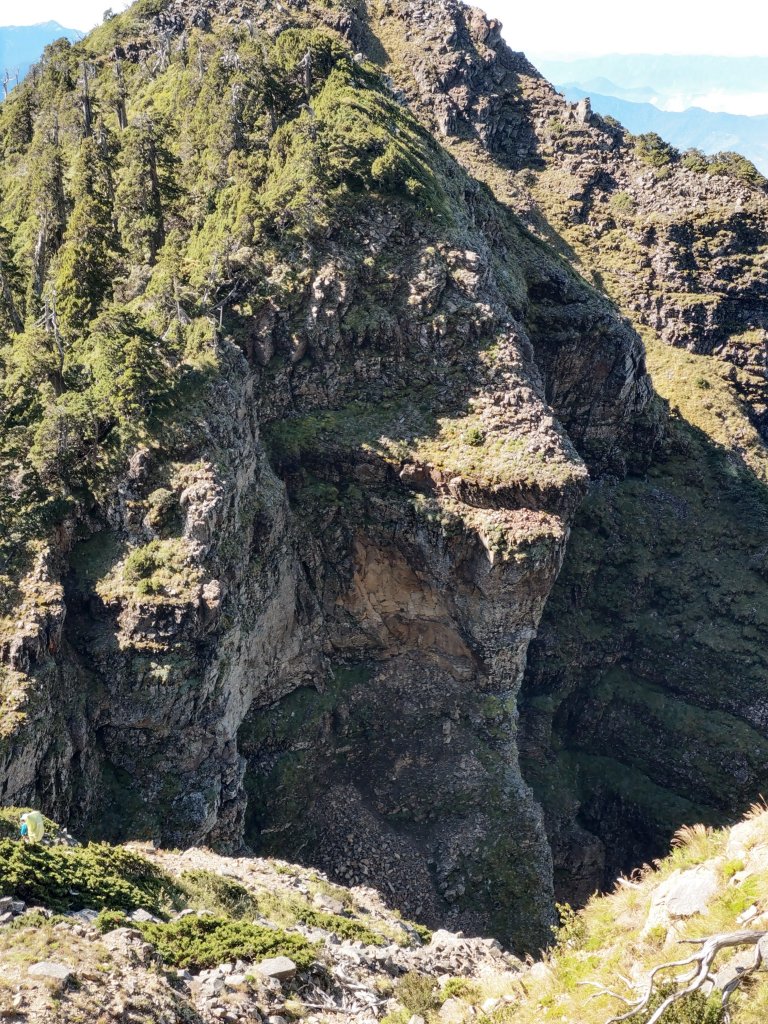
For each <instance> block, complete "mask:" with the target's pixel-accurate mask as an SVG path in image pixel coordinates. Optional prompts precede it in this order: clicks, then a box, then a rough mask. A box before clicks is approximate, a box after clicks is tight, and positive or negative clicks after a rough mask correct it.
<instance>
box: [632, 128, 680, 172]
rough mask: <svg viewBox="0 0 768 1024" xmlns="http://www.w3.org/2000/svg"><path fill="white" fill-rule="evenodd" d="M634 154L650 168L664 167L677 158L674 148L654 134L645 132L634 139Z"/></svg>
mask: <svg viewBox="0 0 768 1024" xmlns="http://www.w3.org/2000/svg"><path fill="white" fill-rule="evenodd" d="M635 152H636V153H637V156H638V158H639V159H640V160H642V161H643V163H646V164H650V165H651V167H666V166H667V164H671V163H672V161H673V160H675V159H677V157H678V156H679V153H678V151H677V150H676V149H675V148H674V146H670V145H669V143H668V142H665V141H664V139H662V137H661V136H660V135H657V134H656V132H646V134H645V135H638V136H637V138H636V139H635Z"/></svg>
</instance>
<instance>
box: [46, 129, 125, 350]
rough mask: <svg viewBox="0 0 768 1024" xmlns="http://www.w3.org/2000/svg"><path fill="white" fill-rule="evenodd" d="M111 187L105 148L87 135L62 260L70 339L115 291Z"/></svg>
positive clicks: (62, 315)
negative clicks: (113, 279) (113, 280)
mask: <svg viewBox="0 0 768 1024" xmlns="http://www.w3.org/2000/svg"><path fill="white" fill-rule="evenodd" d="M107 155H108V150H107ZM110 188H111V180H110V170H109V165H108V163H106V164H105V153H104V151H103V150H102V149H101V148H100V147H99V145H98V144H97V142H96V141H95V140H94V139H93V138H85V139H83V140H82V142H81V144H80V151H79V154H78V157H77V160H76V162H75V167H74V174H73V184H72V192H73V198H74V207H73V209H72V213H71V215H70V218H69V222H68V224H67V229H66V233H65V235H64V241H63V243H62V246H61V250H60V251H59V254H58V258H57V261H56V262H57V273H56V282H55V288H56V297H57V312H58V318H59V324H60V327H61V330H62V333H63V334H64V336H65V337H68V338H70V339H71V338H72V337H73V336H74V335H76V334H77V333H78V332H82V331H83V330H84V329H85V328H86V326H87V324H88V322H89V321H90V320H91V319H93V317H94V316H95V315H96V313H97V311H98V309H99V308H100V306H101V305H102V303H103V302H104V301H105V300H106V299H108V298H109V297H110V295H111V291H112V278H113V275H114V272H115V261H116V246H117V239H116V237H115V231H114V226H113V223H112V204H111V200H110V194H109V192H110Z"/></svg>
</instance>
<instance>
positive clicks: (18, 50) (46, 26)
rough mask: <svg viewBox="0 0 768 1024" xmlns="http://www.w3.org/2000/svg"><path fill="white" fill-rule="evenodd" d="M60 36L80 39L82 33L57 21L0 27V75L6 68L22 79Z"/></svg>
mask: <svg viewBox="0 0 768 1024" xmlns="http://www.w3.org/2000/svg"><path fill="white" fill-rule="evenodd" d="M62 36H66V37H67V39H72V40H74V39H80V38H82V32H78V31H77V30H76V29H73V28H64V26H63V25H60V24H59V23H58V22H57V21H46V22H44V23H42V24H40V25H16V26H14V25H7V26H0V75H2V73H3V71H4V70H5V69H6V68H8V69H11V70H13V71H15V70H16V69H17V68H18V71H19V76H20V77H21V78H23V77H24V75H25V74H26V73H27V71H28V70H29V67H30V65H31V64H34V62H35V61H36V60H37V59H38V58H39V57H40V54H41V53H42V52H43V50H44V49H45V47H46V46H47V45H48V44H49V43H52V42H53V41H54V39H60V38H61V37H62ZM0 95H1V94H0Z"/></svg>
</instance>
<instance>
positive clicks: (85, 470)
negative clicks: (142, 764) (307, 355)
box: [0, 0, 450, 615]
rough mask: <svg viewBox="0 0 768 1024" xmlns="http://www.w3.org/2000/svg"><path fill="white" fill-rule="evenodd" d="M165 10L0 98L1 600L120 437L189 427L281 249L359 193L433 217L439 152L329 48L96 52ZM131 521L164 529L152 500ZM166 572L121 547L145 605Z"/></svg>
mask: <svg viewBox="0 0 768 1024" xmlns="http://www.w3.org/2000/svg"><path fill="white" fill-rule="evenodd" d="M161 6H162V4H160V3H159V2H154V0H152V2H150V0H145V2H143V3H138V4H134V5H133V6H132V7H131V9H130V10H129V11H127V12H125V14H122V15H120V16H118V17H114V18H111V19H109V20H108V21H107V22H105V24H104V25H102V26H101V27H100V28H99V29H98V30H96V31H95V32H94V33H93V34H92V35H91V36H90V37H89V38H88V40H86V41H84V42H82V43H77V44H76V45H71V44H69V43H68V42H66V41H61V42H58V43H55V44H54V45H53V46H51V47H49V48H48V50H47V51H46V53H45V56H44V58H43V60H42V62H41V65H40V67H39V69H38V72H37V74H36V75H34V76H30V77H29V78H28V79H27V80H26V81H25V82H24V83H23V84H22V85H21V86H20V87H19V88H18V89H17V90H14V92H13V94H12V95H11V96H10V97H9V99H8V102H7V103H4V104H3V105H2V108H0V149H2V151H3V154H4V160H3V169H2V172H0V378H2V385H0V418H1V420H2V428H0V523H2V529H0V584H2V588H0V589H2V590H3V591H4V596H5V597H7V599H8V604H9V607H10V606H11V605H12V604H14V603H15V604H17V605H18V603H19V595H18V593H15V592H14V586H15V585H16V584H17V583H18V582H19V581H20V580H21V578H22V577H23V575H24V573H25V572H27V571H28V569H29V567H30V564H31V561H32V558H33V557H34V555H35V553H36V551H37V550H38V549H39V546H40V544H41V543H42V542H43V541H44V540H45V538H46V537H47V536H48V535H49V533H50V531H51V528H52V526H53V525H55V524H56V523H57V522H60V521H61V519H62V518H63V516H64V515H65V514H66V512H67V511H69V510H71V508H72V507H73V506H75V505H77V504H78V503H80V502H84V503H85V504H86V506H89V507H90V503H91V502H92V500H93V498H94V497H95V498H97V499H98V498H99V497H100V496H101V495H102V494H103V493H104V491H105V490H108V489H109V487H110V486H111V482H112V480H113V479H114V477H115V476H116V475H117V474H118V473H119V472H121V471H122V470H123V468H124V465H125V459H126V457H127V456H128V454H129V453H130V452H131V451H132V450H133V449H135V447H136V445H137V444H139V443H145V444H147V445H148V446H150V447H152V446H153V445H158V446H159V445H160V444H162V447H163V448H164V449H165V454H166V455H172V449H173V446H174V444H179V445H182V446H185V445H188V444H189V442H190V440H191V438H192V437H194V436H198V437H199V432H200V429H201V428H200V422H201V420H202V418H203V417H198V416H196V407H199V403H200V402H202V401H203V400H204V395H205V394H206V393H207V389H209V388H211V387H214V386H215V381H216V378H217V377H219V375H220V374H221V371H222V365H221V344H220V343H221V340H222V338H223V337H224V336H226V337H228V338H230V339H232V340H234V341H239V340H241V338H243V336H244V335H245V336H248V334H249V332H250V330H251V328H250V327H249V326H248V325H249V324H251V323H252V318H253V316H254V314H255V313H257V312H258V311H259V310H261V309H264V308H266V307H268V306H269V305H270V304H275V305H276V306H279V307H283V308H286V309H290V308H292V307H293V306H295V305H296V303H298V302H299V301H300V300H301V298H302V296H303V293H304V289H305V287H306V284H307V278H306V273H305V272H304V271H302V272H301V273H297V272H296V269H295V268H296V266H297V265H298V264H297V258H296V257H297V251H298V250H300V249H302V247H306V246H309V248H310V249H311V248H312V247H313V246H315V245H316V244H317V243H318V242H319V241H320V240H322V238H324V237H325V235H326V233H327V231H328V227H329V225H330V224H331V223H333V224H334V225H336V226H337V227H338V229H339V231H340V232H341V233H342V234H343V233H344V231H345V226H346V225H353V224H354V223H355V220H356V218H357V216H358V214H359V212H360V210H361V209H362V208H363V207H367V206H368V205H369V204H370V202H371V198H372V197H375V198H376V201H377V202H379V203H381V205H382V208H385V207H387V206H388V205H393V206H396V207H397V206H400V207H404V208H405V209H406V210H407V215H408V216H409V217H416V218H419V217H421V218H425V219H427V218H428V219H429V220H430V221H431V222H432V223H437V222H442V223H444V224H446V225H447V224H448V222H449V220H450V216H449V212H448V211H449V206H450V204H449V203H448V201H447V196H446V194H445V183H444V182H443V179H442V177H441V175H440V173H439V170H438V169H439V168H440V167H441V166H442V165H445V166H447V164H446V162H445V161H444V160H443V159H442V158H440V157H439V156H438V149H437V147H436V145H435V143H434V142H433V140H432V139H431V137H430V136H429V134H428V133H427V132H426V131H425V130H424V129H423V128H422V127H421V126H420V125H419V124H418V123H417V121H416V120H415V119H414V118H413V117H411V116H410V115H409V114H408V113H407V112H406V111H405V110H404V108H403V107H402V106H401V105H400V104H398V103H397V102H396V101H395V100H394V99H393V98H392V96H391V94H390V92H389V90H388V89H387V87H386V85H385V83H384V81H383V79H382V78H381V76H380V75H379V74H378V73H377V72H376V71H375V69H374V68H373V67H372V66H371V65H369V64H365V63H360V62H357V61H355V60H354V59H353V55H352V52H351V51H350V49H349V47H348V46H347V45H346V44H345V43H344V42H343V41H342V40H341V39H340V37H338V36H337V35H335V34H334V33H332V32H330V31H325V30H308V29H297V28H292V29H288V30H287V31H284V32H282V33H280V34H279V35H278V36H277V38H273V37H270V36H268V35H266V34H262V33H251V32H250V31H249V29H248V28H247V26H245V25H238V26H233V25H226V24H220V25H217V31H216V33H215V34H212V33H206V32H203V31H201V30H199V29H195V30H194V31H192V32H191V33H190V36H189V38H188V39H186V40H185V46H184V47H174V48H172V49H171V51H170V52H169V53H168V54H167V55H165V56H163V57H162V58H161V59H160V61H159V64H158V69H157V71H156V72H155V73H153V74H152V75H148V74H146V73H145V69H144V68H143V67H139V66H138V65H137V64H134V63H132V62H129V61H124V62H121V63H119V64H117V63H116V62H115V61H114V59H104V58H103V57H102V54H107V53H111V52H112V51H113V50H114V47H115V46H116V45H118V44H120V45H123V44H125V43H126V42H128V41H129V40H136V39H138V40H142V41H144V42H146V43H147V45H150V46H153V45H158V41H157V38H156V36H155V35H154V32H155V30H154V28H153V26H152V23H151V19H152V18H153V16H154V14H155V13H156V9H159V8H160V7H161ZM307 55H308V59H309V63H310V66H311V70H308V71H307V72H306V73H305V71H304V70H303V68H304V65H303V64H302V63H301V62H302V61H303V60H304V58H305V56H307ZM203 68H204V69H205V70H204V71H202V70H201V69H203ZM84 69H85V70H84ZM83 76H85V79H84V77H83ZM85 80H87V86H88V94H89V103H88V104H85V103H84V100H83V95H82V91H83V88H84V81H85ZM310 103H311V106H310ZM297 247H298V248H297ZM304 251H305V252H306V251H308V250H306V249H305V250H304ZM18 467H23V468H22V469H19V468H18ZM149 512H150V518H151V519H152V520H153V521H156V522H157V523H158V525H162V524H165V527H164V528H165V529H166V533H168V531H169V526H168V524H170V529H173V526H174V523H173V521H172V520H173V515H174V509H173V508H172V507H170V506H168V505H167V503H165V504H164V503H163V502H162V500H160V499H158V501H157V502H156V503H155V505H154V506H153V507H152V508H151V509H150V510H149ZM176 525H178V524H176ZM168 540H169V543H170V541H172V540H173V537H172V536H170V537H168ZM163 543H165V542H163ZM182 562H183V556H182V555H181V552H180V551H179V550H178V546H177V548H176V549H173V550H172V549H171V547H170V546H167V547H165V548H159V547H156V548H153V549H149V550H144V551H143V552H141V553H134V555H132V556H131V557H130V559H129V562H128V564H127V565H126V579H125V582H126V583H129V584H130V585H131V586H133V587H134V588H135V592H136V593H138V595H139V596H143V597H151V598H156V599H161V600H162V599H163V598H164V597H165V596H166V592H167V590H168V589H169V587H171V588H172V587H173V586H174V585H175V579H174V578H175V577H178V575H179V573H180V572H182V571H183V565H182V564H181V563H182ZM3 612H4V609H3V608H2V607H0V615H1V614H2V613H3Z"/></svg>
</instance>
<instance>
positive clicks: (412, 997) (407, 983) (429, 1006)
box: [395, 971, 440, 1017]
mask: <svg viewBox="0 0 768 1024" xmlns="http://www.w3.org/2000/svg"><path fill="white" fill-rule="evenodd" d="M395 996H396V997H397V999H398V1000H399V1001H400V1002H401V1003H402V1004H403V1006H405V1007H406V1009H408V1010H410V1011H411V1013H415V1014H418V1015H419V1016H420V1017H426V1016H427V1014H428V1013H429V1012H430V1011H431V1010H436V1009H437V1008H438V1006H439V1005H440V999H439V998H438V996H439V993H438V989H437V984H436V982H435V979H434V978H430V977H429V976H428V975H426V974H419V972H418V971H409V972H408V974H404V975H403V977H402V978H400V980H399V981H398V982H397V984H396V985H395Z"/></svg>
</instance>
